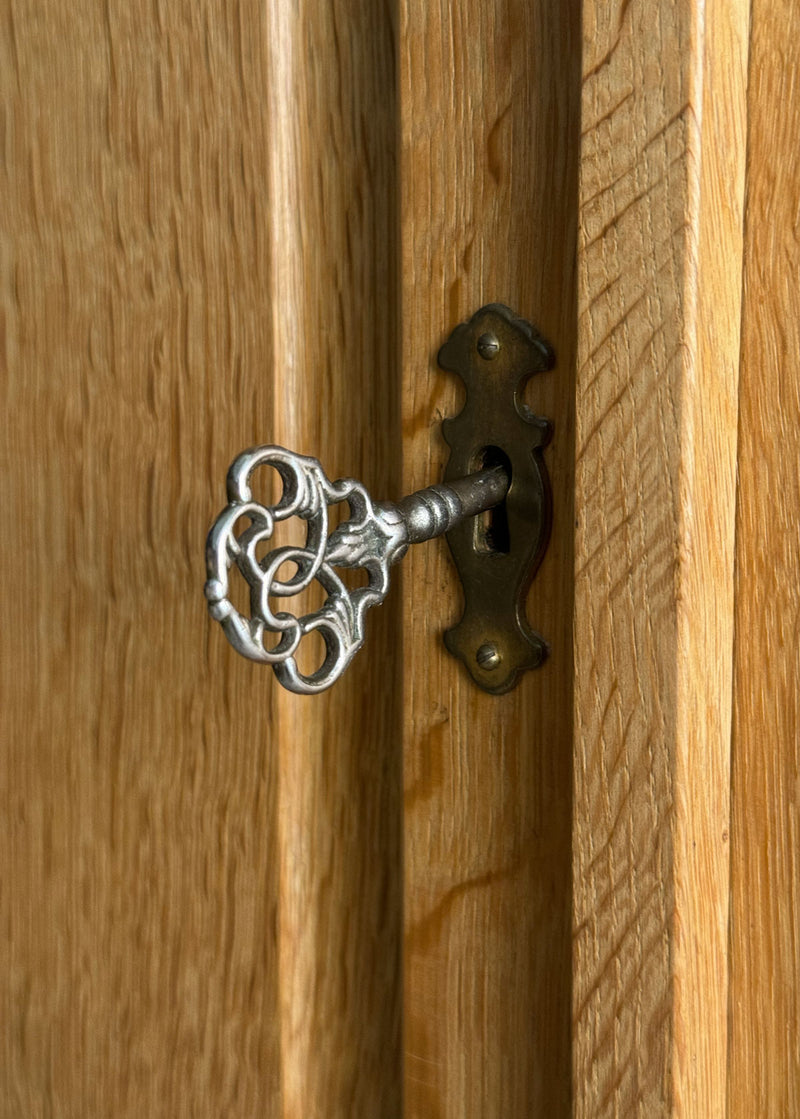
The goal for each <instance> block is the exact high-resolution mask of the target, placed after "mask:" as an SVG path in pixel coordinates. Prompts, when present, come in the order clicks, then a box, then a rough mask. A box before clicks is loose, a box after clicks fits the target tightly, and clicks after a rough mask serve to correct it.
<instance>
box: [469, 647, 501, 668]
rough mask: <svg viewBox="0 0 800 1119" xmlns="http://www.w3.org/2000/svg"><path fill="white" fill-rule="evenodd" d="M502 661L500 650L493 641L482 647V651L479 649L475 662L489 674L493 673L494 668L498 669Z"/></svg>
mask: <svg viewBox="0 0 800 1119" xmlns="http://www.w3.org/2000/svg"><path fill="white" fill-rule="evenodd" d="M502 659H503V658H502V656H501V655H500V651H499V649H498V648H497V646H496V645H493V644H492V643H491V641H487V642H486V643H485V644H484V645H481V647H480V649H478V651H477V653H476V654H475V660H476V661H477V662H478V664H479V665H480V667H481V668H484V669H486V670H487V671H489V672H491V670H492V669H493V668H497V666H498V665H499V664H500V662H501V661H502Z"/></svg>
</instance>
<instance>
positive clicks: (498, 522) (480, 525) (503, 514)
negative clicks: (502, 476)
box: [474, 447, 511, 556]
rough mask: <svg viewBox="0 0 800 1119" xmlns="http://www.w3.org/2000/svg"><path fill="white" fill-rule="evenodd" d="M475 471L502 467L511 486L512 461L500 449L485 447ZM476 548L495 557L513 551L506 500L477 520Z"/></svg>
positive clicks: (475, 529)
mask: <svg viewBox="0 0 800 1119" xmlns="http://www.w3.org/2000/svg"><path fill="white" fill-rule="evenodd" d="M476 458H477V463H476V465H475V470H488V469H490V468H491V467H492V466H502V467H503V469H504V470H505V472H506V473H507V474H508V478H509V486H510V484H511V461H510V460H509V457H508V455H507V454H506V453H505V452H504V451H501V450H500V448H499V447H484V449H483V450H482V451H480V452H479V454H478V455H477V456H476ZM474 533H475V535H474V547H475V551H476V552H483V553H489V554H494V555H501V556H504V555H508V553H509V552H510V551H511V537H510V534H509V530H508V509H507V508H506V502H505V498H504V499H503V500H502V501H501V502H500V504H499V505H495V506H494V508H493V509H486V510H485V511H484V512H483V513H479V514H478V516H477V517H476V518H475V528H474Z"/></svg>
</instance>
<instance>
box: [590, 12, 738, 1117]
mask: <svg viewBox="0 0 800 1119" xmlns="http://www.w3.org/2000/svg"><path fill="white" fill-rule="evenodd" d="M747 16H748V12H747V5H746V4H745V3H736V4H723V3H717V2H715V3H711V4H706V5H705V6H703V7H700V6H698V5H695V4H693V3H689V2H688V0H687V2H682V3H678V4H658V5H652V4H645V3H638V2H637V0H631V2H630V3H628V2H621V3H615V4H612V5H606V4H597V3H594V2H593V0H589V2H587V3H585V4H584V9H583V17H584V18H583V32H584V55H583V98H582V113H583V122H582V146H581V160H580V176H581V181H580V207H581V210H580V234H579V250H578V251H579V316H580V317H579V342H578V385H577V406H576V407H577V416H576V462H577V468H576V544H575V548H576V577H575V749H576V754H575V759H576V760H575V804H574V820H575V825H574V832H573V876H574V903H573V904H574V923H575V946H574V992H573V1000H574V1013H575V1022H574V1030H575V1037H574V1060H573V1082H574V1085H575V1113H576V1114H577V1115H585V1116H590V1115H591V1116H598V1115H615V1116H617V1115H619V1116H622V1115H634V1114H635V1115H647V1116H648V1117H650V1116H657V1115H673V1114H674V1115H697V1116H702V1117H706V1116H712V1115H720V1114H723V1113H724V1107H725V1077H726V1062H727V1048H726V1046H727V982H726V975H727V949H726V927H727V917H728V853H727V852H728V845H727V820H728V792H729V750H730V711H731V645H732V614H733V605H732V592H733V542H734V502H735V447H736V384H737V367H738V341H739V324H740V291H741V251H742V194H743V169H744V119H745V116H744V113H745V102H744V96H745V88H746V83H745V74H746V65H745V58H746V46H747Z"/></svg>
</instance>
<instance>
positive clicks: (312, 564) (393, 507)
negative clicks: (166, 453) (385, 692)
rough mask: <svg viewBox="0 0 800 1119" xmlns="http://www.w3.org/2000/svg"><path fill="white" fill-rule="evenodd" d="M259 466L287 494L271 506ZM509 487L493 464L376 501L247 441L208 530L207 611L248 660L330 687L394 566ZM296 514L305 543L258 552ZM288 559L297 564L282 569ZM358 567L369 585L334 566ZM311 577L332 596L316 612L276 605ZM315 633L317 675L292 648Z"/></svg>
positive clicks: (301, 686)
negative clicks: (239, 587)
mask: <svg viewBox="0 0 800 1119" xmlns="http://www.w3.org/2000/svg"><path fill="white" fill-rule="evenodd" d="M262 466H271V467H273V468H274V469H275V470H276V471H277V472H278V474H279V475H280V479H281V482H282V492H281V495H280V497H279V498H278V500H277V501H276V502H275V503H274V504H272V505H265V504H262V503H261V502H259V501H256V500H254V498H253V493H252V489H251V478H252V475H253V473H254V472H255V471H256V470H257V469H259V468H260V467H262ZM508 486H509V478H508V475H507V474H506V472H505V470H504V469H503V468H502V467H499V466H495V467H491V468H489V469H487V470H482V471H480V472H478V473H476V474H471V475H469V476H468V477H466V478H461V479H458V480H457V481H454V482H450V483H448V484H446V485H444V484H443V485H436V486H430V487H428V488H427V489H425V490H420V491H419V492H418V493H415V494H412V495H411V496H410V497H407V498H404V499H403V500H402V501H400V502H398V503H397V504H392V503H389V502H373V501H372V498H371V497H370V495H369V494H368V493H367V491H366V489H365V488H364V486H363V485H362V484H361V483H360V482H357V481H355V480H354V479H352V478H341V479H339V480H338V481H335V482H332V481H331V480H330V479H329V478H328V477H327V475H326V474H325V471H324V470H323V469H322V466H321V465H320V463H319V462H318V460H317V459H315V458H309V457H307V456H305V455H299V454H295V453H294V452H293V451H288V450H286V449H285V448H284V447H278V446H265V447H254V448H251V449H250V450H247V451H244V452H243V453H242V454H240V455H239V456H238V457H237V458H236V459H235V461H234V462H233V464H232V466H231V468H230V470H229V471H228V482H227V489H228V504H227V506H226V507H225V509H223V511H222V512H221V513H220V515H219V516H218V517H217V519H216V520H215V522H214V524H213V526H212V528H211V531H210V533H209V535H208V542H207V546H206V567H207V575H208V579H207V582H206V585H205V594H206V598H207V600H208V609H209V612H210V614H211V616H212V618H215V619H216V620H217V621H218V622H220V623H221V625H222V628H223V630H224V631H225V634H226V636H227V638H228V640H229V641H230V643H231V644H232V645H233V647H234V648H235V649H237V650H238V652H240V653H242V654H243V655H244V656H246V657H249V658H250V659H251V660H254V661H260V662H261V663H263V664H270V665H272V668H273V670H274V672H275V675H276V676H277V677H278V680H279V681H280V683H281V684H283V686H284V687H285V688H288V689H289V690H290V691H293V692H298V693H300V694H304V695H311V694H314V693H315V692H321V691H324V690H325V689H326V688H329V687H330V686H331V684H333V683H335V682H336V680H338V679H339V677H340V676H341V674H342V673H343V672H344V670H345V668H347V666H348V665H349V664H350V662H351V660H352V659H353V657H354V656H355V654H356V653H357V652H358V650H359V649H360V648H361V646H362V644H363V642H364V617H365V614H366V612H367V610H368V609H369V608H370V606H374V605H376V604H377V603H379V602H382V601H383V600H384V598H385V597H386V595H387V593H388V590H389V568H390V567H391V565H392V564H393V563H395V562H396V561H397V560H399V559H401V558H402V556H403V555H404V554H405V552H406V549H407V548H408V545H409V544H416V543H421V542H422V541H424V540H429V539H431V538H432V537H434V536H439V535H441V534H442V533H444V532H447V531H449V530H450V529H451V528H453V527H454V526H455V525H456V524H458V523H459V522H460V521H462V520H464V519H465V518H466V517H470V516H474V515H475V514H477V513H480V512H482V511H483V510H485V509H489V508H491V507H492V506H494V505H497V504H498V503H499V502H500V501H502V499H503V498H504V496H505V494H506V492H507V490H508ZM342 501H346V502H347V504H348V506H349V512H350V515H349V517H348V518H347V519H346V520H345V521H343V522H342V523H341V524H339V525H338V527H337V528H336V529H334V531H333V532H332V533H330V534H329V524H330V521H329V513H328V510H329V508H330V506H332V505H337V504H339V503H340V502H342ZM290 517H299V518H301V519H302V520H303V521H305V522H306V540H305V544H304V545H303V546H302V547H296V546H284V547H278V548H275V549H273V550H272V551H271V552H268V553H267V554H266V555H263V556H262V555H261V552H262V550H263V545H264V543H265V542H267V541H269V540H270V539H271V538H272V536H273V533H274V531H275V526H276V524H277V523H278V522H280V521H284V520H288V519H289V518H290ZM242 520H244V521H245V526H244V527H243V528H242V527H241V522H242ZM234 565H235V566H236V567H237V568H238V570H239V572H240V573H241V575H242V576H243V577H244V579H245V580H246V582H247V584H248V586H249V588H250V614H249V616H248V617H246V616H245V615H243V614H241V613H240V612H239V611H238V610H237V609H236V607H235V606H234V605H233V603H232V602H231V599H230V573H231V568H232V567H233V566H234ZM292 565H294V570H293V571H289V573H288V574H282V569H286V568H291V567H292ZM354 567H361V568H364V570H365V571H366V572H367V584H366V586H363V587H357V588H355V589H353V588H349V587H347V586H346V585H345V583H344V582H343V580H342V579H341V577H340V576H339V575H338V574H337V572H336V568H354ZM279 576H280V577H279ZM315 580H316V581H317V582H318V583H320V584H321V586H322V588H323V590H324V591H325V592H326V595H327V597H326V599H325V602H324V603H323V605H322V606H321V607H320V609H319V610H316V611H315V612H313V613H310V614H304V615H301V616H300V617H297V616H295V615H294V614H292V613H291V612H290V611H288V610H283V609H277V608H276V605H273V603H275V604H277V603H278V602H280V601H281V600H283V599H289V598H291V597H293V596H295V595H297V594H299V593H300V592H301V591H303V590H306V589H307V588H308V587H310V586H311V584H312V583H313V582H314V581H315ZM312 631H317V632H318V633H319V634H320V635H321V636H322V638H323V640H324V642H325V659H324V661H323V663H322V665H321V666H320V667H319V668H318V669H317V670H316V671H315V672H313V673H311V674H310V675H304V674H303V673H302V672H301V671H300V670H299V668H298V666H297V661H296V658H295V654H296V652H297V650H298V647H299V645H300V642H301V641H302V639H303V637H304V636H305V635H306V634H308V633H311V632H312Z"/></svg>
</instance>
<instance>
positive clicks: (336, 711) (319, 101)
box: [265, 0, 402, 1119]
mask: <svg viewBox="0 0 800 1119" xmlns="http://www.w3.org/2000/svg"><path fill="white" fill-rule="evenodd" d="M268 13H269V28H268V31H269V35H268V40H267V42H268V50H269V62H270V65H269V72H270V75H271V86H270V97H271V104H270V118H271V120H272V121H273V122H274V126H275V136H274V138H273V149H272V153H271V155H272V165H271V172H272V173H271V178H270V191H271V198H270V203H271V204H270V210H269V212H270V220H271V233H272V246H271V247H272V254H271V259H272V288H271V292H270V299H269V300H268V301H267V300H265V305H267V306H271V308H272V327H273V334H274V339H275V350H274V362H273V370H274V378H275V385H274V392H275V411H274V440H275V441H276V442H278V443H281V444H284V445H285V446H287V447H292V448H296V449H297V450H300V451H301V452H305V453H309V454H313V455H315V456H319V458H320V459H321V460H322V461H323V462H324V463H325V465H326V468H327V469H328V471H329V473H330V476H331V477H341V476H343V475H344V476H347V475H354V476H356V477H358V478H360V479H362V480H363V481H364V483H365V484H366V485H367V487H368V489H369V491H370V492H371V493H374V494H376V495H381V496H382V495H387V496H389V495H391V494H394V495H397V494H398V490H399V483H400V478H399V473H400V471H399V467H400V456H399V452H398V448H399V415H398V399H397V396H398V394H397V387H396V386H397V310H396V308H397V294H396V293H397V279H396V276H397V268H398V254H397V229H396V198H397V185H396V170H397V168H396V143H397V141H396V93H395V59H394V46H395V22H396V21H395V13H394V5H393V4H392V3H389V2H385V3H378V4H374V3H372V2H371V0H359V2H357V3H352V2H349V0H348V2H337V3H333V4H319V3H315V2H302V3H300V4H299V5H297V6H293V5H289V4H286V3H285V2H284V0H271V2H270V3H269V4H268ZM310 60H313V64H311V62H310ZM397 607H398V600H397V597H396V594H395V595H394V596H392V599H391V600H390V601H388V602H386V603H384V605H383V606H382V608H381V609H380V610H378V611H375V614H374V617H373V616H371V617H370V619H369V638H368V649H367V650H366V652H364V653H362V655H361V656H359V657H358V658H357V659H356V660H355V662H354V663H353V665H352V666H351V668H350V669H349V670H348V672H347V673H346V674H345V675H344V677H343V678H342V679H341V680H340V681H339V682H338V683H337V685H336V687H335V688H333V689H332V690H331V691H330V692H326V693H324V694H322V695H319V696H316V697H314V698H313V699H312V700H311V701H308V700H305V701H303V700H301V701H300V702H298V697H297V696H294V695H292V694H290V693H287V692H284V691H283V689H281V688H278V687H274V689H273V693H272V694H273V720H274V725H275V727H276V731H277V733H276V745H277V748H278V751H279V755H280V762H279V788H280V793H279V801H278V817H279V836H278V850H279V860H280V890H279V902H278V919H277V929H278V945H277V948H278V955H279V974H280V976H281V992H280V995H281V997H280V1022H281V1088H282V1092H281V1097H282V1109H283V1110H282V1115H283V1116H285V1119H295V1117H296V1116H320V1117H325V1116H342V1117H344V1116H350V1115H358V1116H361V1115H364V1116H366V1115H375V1116H381V1119H384V1117H385V1119H400V1115H401V1108H402V1085H401V1079H400V1069H401V1061H400V1057H401V1049H400V1046H401V1038H400V1021H401V1017H400V1015H401V1002H400V1000H401V990H400V982H399V976H400V962H401V960H400V944H401V933H402V927H401V916H400V914H401V900H402V887H401V882H402V864H401V847H400V841H401V832H400V827H401V822H400V819H401V818H400V809H401V805H400V789H401V780H402V777H401V762H400V759H401V757H402V739H401V729H402V719H401V712H400V701H401V695H402V690H401V686H400V672H401V664H400V651H401V641H400V634H399V616H398V609H397Z"/></svg>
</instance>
